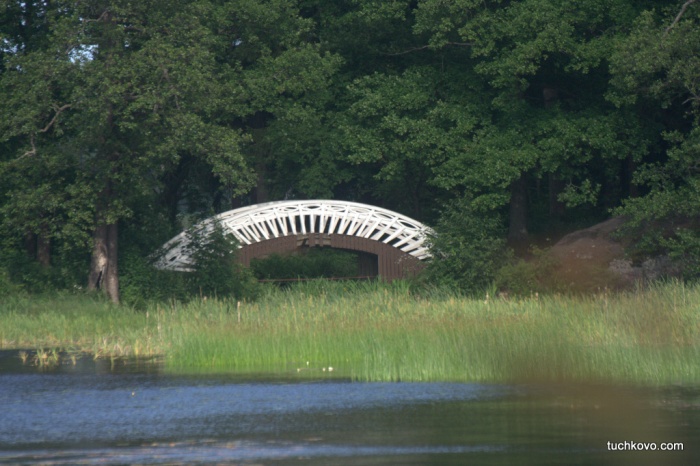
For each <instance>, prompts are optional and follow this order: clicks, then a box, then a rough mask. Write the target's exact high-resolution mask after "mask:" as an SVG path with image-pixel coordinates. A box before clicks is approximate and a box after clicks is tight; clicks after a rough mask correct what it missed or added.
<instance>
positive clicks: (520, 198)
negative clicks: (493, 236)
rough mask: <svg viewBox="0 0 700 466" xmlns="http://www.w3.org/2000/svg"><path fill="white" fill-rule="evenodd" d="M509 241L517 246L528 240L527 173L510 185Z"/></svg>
mask: <svg viewBox="0 0 700 466" xmlns="http://www.w3.org/2000/svg"><path fill="white" fill-rule="evenodd" d="M508 242H510V243H511V244H513V245H515V246H520V245H524V244H525V243H526V242H527V176H526V174H525V173H523V174H521V175H520V178H518V179H517V180H515V181H513V182H512V183H511V185H510V213H509V222H508Z"/></svg>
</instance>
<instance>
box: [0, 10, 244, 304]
mask: <svg viewBox="0 0 700 466" xmlns="http://www.w3.org/2000/svg"><path fill="white" fill-rule="evenodd" d="M54 7H55V11H53V14H52V15H50V16H49V18H50V19H49V31H50V32H49V36H50V37H49V40H48V41H47V45H46V47H45V48H42V49H40V50H20V49H16V50H14V52H15V53H12V54H10V56H9V57H8V58H7V60H6V66H5V71H4V72H3V74H2V79H1V82H0V86H1V87H0V89H2V94H3V95H4V96H10V97H9V100H6V102H7V103H8V104H9V105H8V106H7V107H5V112H4V113H5V115H3V121H4V122H6V123H5V124H4V125H3V128H2V129H3V131H2V134H3V140H9V139H17V140H21V141H23V144H22V146H23V147H21V148H20V149H19V150H18V151H17V152H16V154H17V155H16V156H15V158H14V159H12V160H9V161H7V162H6V163H7V164H13V165H16V164H17V161H18V160H19V159H22V158H30V157H31V158H33V162H34V163H33V164H32V165H33V166H34V165H36V162H39V164H41V165H48V166H50V165H51V164H56V163H58V161H59V160H64V161H65V163H66V164H68V165H69V166H70V167H72V170H73V172H74V175H73V178H72V179H71V180H69V181H68V182H67V183H64V185H63V186H61V187H60V188H62V189H63V190H64V191H66V192H69V193H71V197H73V198H74V199H75V201H74V203H73V206H74V207H76V208H75V210H74V211H72V212H71V213H70V214H69V216H68V218H67V219H66V218H63V219H55V220H60V222H59V223H63V224H64V225H66V224H70V225H71V226H72V228H73V229H74V230H76V231H79V232H83V231H85V229H86V226H87V225H89V229H90V230H92V235H91V236H92V239H91V250H92V261H91V266H90V274H89V278H88V287H89V288H92V289H94V288H101V289H103V290H104V291H105V292H106V293H107V294H108V295H109V297H110V298H111V299H112V300H113V301H115V302H117V301H118V300H119V294H118V269H117V263H118V244H119V243H118V234H119V233H118V232H119V223H120V222H121V221H123V220H125V219H128V218H129V217H130V215H131V214H132V211H133V208H132V203H133V202H134V200H135V199H141V198H142V195H147V194H151V193H153V192H154V191H156V190H158V189H160V188H159V182H160V180H161V179H162V177H163V174H164V173H166V172H168V171H170V170H171V169H172V166H173V165H174V164H176V163H177V162H178V159H179V157H180V155H181V154H183V153H188V154H192V155H194V156H196V157H198V158H201V159H202V160H204V161H206V163H208V164H209V165H210V166H211V169H212V171H213V172H214V173H215V174H216V175H217V176H219V177H220V178H222V179H224V180H226V182H227V183H230V184H234V185H237V186H238V189H239V190H240V191H242V190H244V189H245V188H246V187H247V185H248V184H249V181H250V180H249V176H247V175H248V173H247V170H246V169H245V164H244V161H243V158H242V155H241V153H240V150H239V146H240V143H241V135H240V132H239V131H237V130H235V129H232V128H229V127H226V126H224V125H221V124H218V122H217V121H216V119H215V118H213V115H215V114H216V112H217V111H218V110H219V108H220V105H221V104H222V102H223V100H222V98H221V97H220V96H221V92H222V91H223V89H222V87H221V86H217V85H216V83H217V82H218V81H220V74H219V73H220V70H219V67H218V64H217V62H216V60H215V55H214V54H213V53H212V52H211V51H210V50H209V49H208V47H210V46H211V44H212V42H213V41H214V39H213V37H214V32H213V31H211V30H210V29H208V28H207V27H206V26H205V21H206V19H207V15H210V14H211V13H212V11H213V10H212V9H211V5H209V4H207V3H204V2H188V1H180V0H172V1H168V2H159V3H158V5H150V4H149V5H146V4H133V3H132V2H126V1H125V2H90V3H89V4H83V3H77V4H75V3H66V4H65V5H63V4H60V5H58V4H54ZM28 97H29V98H28ZM26 187H27V186H24V188H26ZM35 201H36V199H35ZM5 208H6V210H18V209H19V208H21V206H20V205H18V204H17V203H16V202H13V201H11V202H9V203H8V204H7V205H6V206H5ZM65 228H68V226H67V225H66V227H65ZM65 228H64V229H65ZM81 239H84V238H81Z"/></svg>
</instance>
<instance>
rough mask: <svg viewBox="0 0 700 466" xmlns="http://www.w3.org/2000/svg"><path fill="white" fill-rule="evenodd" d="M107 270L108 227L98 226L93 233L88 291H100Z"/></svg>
mask: <svg viewBox="0 0 700 466" xmlns="http://www.w3.org/2000/svg"><path fill="white" fill-rule="evenodd" d="M106 269H107V226H106V225H98V226H97V228H95V231H94V233H93V243H92V257H91V259H90V275H89V276H88V290H99V289H100V288H102V283H103V282H104V274H105V271H106Z"/></svg>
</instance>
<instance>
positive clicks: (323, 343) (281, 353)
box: [0, 282, 700, 384]
mask: <svg viewBox="0 0 700 466" xmlns="http://www.w3.org/2000/svg"><path fill="white" fill-rule="evenodd" d="M81 299H82V301H80V303H79V305H78V304H76V305H75V307H73V308H67V307H66V304H67V302H70V298H65V300H66V301H63V302H62V301H60V300H57V302H53V301H51V300H48V301H41V300H27V301H22V300H19V301H18V302H17V303H16V304H14V305H12V304H10V305H7V304H3V305H2V306H0V344H1V345H2V346H3V347H20V346H23V345H25V346H30V347H47V346H59V345H60V346H64V347H66V346H72V347H79V348H83V349H85V350H87V351H91V352H95V351H97V352H101V354H107V353H109V351H110V349H112V348H116V347H117V345H118V348H119V349H120V350H121V353H120V354H136V353H137V351H136V349H137V348H138V354H162V355H164V356H165V361H166V367H167V369H168V370H170V371H173V372H202V371H205V372H233V371H236V372H289V373H295V374H296V373H298V374H301V375H305V374H311V375H320V374H323V373H324V371H325V373H328V372H329V371H330V370H333V374H338V375H341V376H346V377H352V378H354V379H360V380H455V381H510V380H532V381H540V380H555V379H562V380H586V381H596V380H599V381H619V382H638V383H650V384H666V383H689V382H694V383H695V382H698V381H700V362H698V361H700V358H699V356H700V286H686V285H684V284H682V283H679V282H673V283H667V284H662V285H654V286H652V287H651V288H649V289H645V290H641V289H640V290H637V291H634V292H626V293H619V294H608V293H601V294H598V295H595V296H581V297H571V296H568V297H567V296H547V297H541V296H532V297H530V298H527V299H511V300H505V299H495V300H494V299H492V298H489V297H487V296H484V298H482V299H476V298H465V297H462V296H459V295H456V294H453V293H450V292H446V291H444V290H442V291H435V292H432V293H422V294H421V295H419V296H416V295H415V294H413V293H411V292H410V290H409V287H408V285H406V284H405V283H400V282H399V283H396V284H394V285H385V284H381V283H372V282H358V283H347V282H346V283H332V284H329V283H316V282H311V283H304V284H300V285H299V286H296V287H294V289H292V290H287V291H278V290H275V289H273V288H272V287H271V288H269V289H268V290H267V292H266V294H264V296H262V297H261V298H260V299H259V300H258V301H256V302H254V303H240V305H239V303H237V302H235V301H230V300H225V299H223V300H220V299H207V300H205V299H202V300H198V301H196V302H191V303H189V304H186V305H181V304H173V303H171V304H167V305H166V304H160V305H152V306H151V307H149V308H148V310H147V311H146V312H135V311H132V310H130V309H128V308H121V307H114V306H111V305H109V304H107V303H103V302H99V301H98V302H95V301H89V300H87V299H86V298H81ZM13 306H14V307H13ZM105 342H106V343H105Z"/></svg>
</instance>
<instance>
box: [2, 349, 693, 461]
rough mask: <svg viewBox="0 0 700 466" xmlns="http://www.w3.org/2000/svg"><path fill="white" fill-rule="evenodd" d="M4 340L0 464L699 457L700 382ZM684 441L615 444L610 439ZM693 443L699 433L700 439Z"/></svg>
mask: <svg viewBox="0 0 700 466" xmlns="http://www.w3.org/2000/svg"><path fill="white" fill-rule="evenodd" d="M17 360H18V359H17V358H16V357H13V358H10V357H9V356H8V354H7V353H3V354H0V464H42V465H48V464H52V465H59V464H60V465H69V464H71V465H72V464H274V465H292V464H314V465H322V464H337V465H368V464H372V465H387V464H396V465H403V464H417V465H418V464H420V465H423V464H436V465H438V464H440V465H442V464H455V465H457V464H700V461H698V460H699V459H700V456H699V455H698V450H700V442H698V439H700V402H699V400H700V389H697V388H692V387H690V388H688V387H685V388H683V387H669V388H666V389H661V390H660V389H654V390H650V389H639V388H629V387H628V388H621V387H604V386H580V385H574V384H568V385H565V384H558V385H551V384H550V385H535V384H530V385H512V386H503V385H479V384H458V383H393V384H392V383H353V382H350V381H347V380H334V379H318V380H308V379H307V380H304V379H295V378H294V377H295V376H294V375H293V374H290V375H289V376H285V377H270V376H268V377H250V376H248V377H246V378H240V377H233V376H226V377H224V376H219V377H203V376H202V377H175V376H169V375H164V374H161V373H159V371H158V368H157V366H139V365H134V364H130V365H127V366H121V367H120V368H117V369H119V370H114V369H115V368H114V367H112V365H111V364H110V363H109V362H106V363H105V362H100V363H98V364H97V365H95V363H93V362H90V361H87V362H86V361H82V362H80V363H79V364H77V365H76V366H61V367H59V368H54V369H53V370H50V371H43V372H42V371H38V370H37V369H35V368H27V367H25V366H21V365H18V364H17V363H16V361H17ZM624 441H628V442H630V441H633V442H656V443H657V444H660V443H661V442H683V446H684V451H683V452H660V451H657V452H646V451H633V452H611V451H608V449H607V442H624ZM696 444H697V445H698V446H696Z"/></svg>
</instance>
